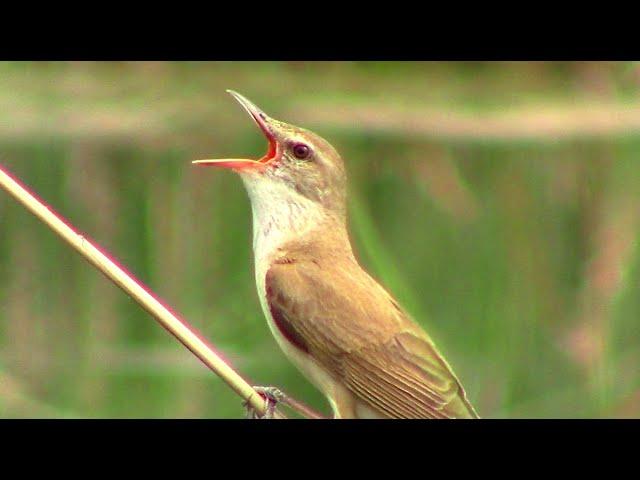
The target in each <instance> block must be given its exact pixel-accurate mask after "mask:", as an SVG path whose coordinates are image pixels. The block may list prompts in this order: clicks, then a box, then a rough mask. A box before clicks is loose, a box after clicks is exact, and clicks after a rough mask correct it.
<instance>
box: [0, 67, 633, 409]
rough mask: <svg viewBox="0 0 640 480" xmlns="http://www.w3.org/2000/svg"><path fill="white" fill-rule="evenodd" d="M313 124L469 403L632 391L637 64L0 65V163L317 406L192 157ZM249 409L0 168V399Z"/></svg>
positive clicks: (362, 242) (226, 207) (226, 194)
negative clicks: (18, 198)
mask: <svg viewBox="0 0 640 480" xmlns="http://www.w3.org/2000/svg"><path fill="white" fill-rule="evenodd" d="M227 88H233V89H235V90H238V91H239V92H241V93H242V94H244V95H246V96H247V97H248V98H250V99H251V100H253V101H254V102H256V103H257V104H258V105H259V106H261V107H262V108H263V109H264V110H265V111H266V112H267V113H269V114H271V115H272V116H273V117H275V118H277V119H281V120H284V121H286V122H289V123H293V124H297V125H300V126H304V127H306V128H309V129H311V130H314V131H316V132H317V133H319V134H320V135H322V136H323V137H325V138H327V139H328V140H329V141H330V142H331V143H332V144H333V145H334V146H335V147H336V148H337V149H338V150H339V151H340V152H341V153H342V155H343V158H344V159H345V161H346V163H347V168H348V172H349V175H350V189H351V192H350V197H351V198H350V228H351V233H352V237H353V241H354V242H355V244H356V248H357V250H358V252H359V257H360V259H361V260H362V263H363V264H364V265H365V266H366V267H367V268H368V269H369V270H370V271H371V272H372V273H373V274H374V275H375V276H376V277H377V278H379V279H380V280H381V281H382V282H383V283H384V284H385V285H386V286H387V287H389V288H390V289H391V291H393V292H394V293H395V295H396V296H397V297H398V298H399V300H400V301H401V302H402V303H403V304H404V305H405V307H406V308H407V309H408V310H409V311H410V312H411V313H412V314H413V315H414V316H415V317H416V318H417V320H418V321H419V322H421V323H422V324H423V325H424V326H425V327H426V328H427V329H428V331H429V332H430V333H431V335H432V337H433V338H434V339H435V340H436V342H437V344H438V345H439V347H440V349H441V350H442V351H443V353H445V355H446V356H447V358H448V359H449V361H450V363H451V364H452V365H453V367H454V369H455V370H456V372H457V373H458V375H459V377H460V378H461V380H462V382H463V384H464V385H465V387H466V389H467V393H468V395H469V397H470V399H471V400H472V402H473V403H474V405H475V406H476V408H477V410H478V412H479V413H480V414H481V415H482V416H483V417H498V418H520V417H535V418H539V417H637V416H638V415H640V368H639V365H640V322H639V316H640V295H639V293H640V292H639V289H638V286H639V280H640V265H639V264H640V259H639V258H638V253H637V248H636V244H637V238H638V235H639V234H640V215H639V213H640V210H639V206H640V161H639V160H640V158H639V154H640V64H638V63H595V62H590V63H417V62H416V63H393V62H389V63H369V62H362V63H340V62H336V63H324V62H322V63H305V62H264V63H263V62H261V63H250V62H239V63H236V62H225V63H215V62H214V63H201V62H196V63H191V62H183V63H155V62H152V63H142V62H134V63H83V62H80V63H74V62H70V63H0V163H1V164H2V165H4V166H5V167H7V168H8V169H9V170H10V171H11V172H13V173H14V174H15V175H16V176H18V177H19V178H20V179H21V180H22V181H23V182H24V183H25V184H27V185H29V186H30V187H32V188H33V189H34V190H35V191H36V192H37V193H38V194H39V195H40V196H41V197H42V198H43V199H44V200H45V201H46V202H48V203H49V204H50V205H51V206H52V207H53V208H54V209H56V210H57V211H58V212H59V213H61V214H62V215H63V216H65V217H66V218H67V219H69V221H70V222H71V223H72V224H73V225H75V226H76V227H77V229H79V230H80V231H82V232H84V233H86V234H87V236H89V237H90V238H93V239H94V240H95V241H96V242H98V244H100V245H101V246H102V247H103V248H105V249H106V250H107V251H109V252H111V253H112V254H113V256H114V257H115V258H117V259H119V260H120V262H121V263H123V264H124V265H126V266H127V267H128V268H129V269H130V270H131V271H132V272H133V273H134V274H135V275H136V276H137V277H138V278H139V279H141V280H142V281H143V282H145V283H146V284H147V285H149V286H150V287H151V288H152V289H153V290H154V291H155V292H157V294H158V295H159V296H160V297H161V298H162V299H164V300H165V301H166V302H167V303H168V304H169V305H171V306H172V308H173V309H174V310H175V311H177V312H179V313H181V314H182V315H183V316H184V317H185V318H186V319H188V321H189V322H190V323H191V324H192V325H193V326H194V327H195V328H197V329H198V330H199V331H200V332H202V333H203V335H204V336H205V337H207V338H208V339H210V340H211V342H212V343H213V344H215V345H216V346H217V347H218V348H219V349H220V350H221V351H222V352H223V353H224V355H225V357H226V358H227V359H229V360H230V361H231V362H232V365H233V366H234V367H235V368H237V369H238V370H239V371H240V372H241V373H242V374H243V375H244V376H245V377H246V378H247V379H248V380H249V381H250V382H251V383H253V384H260V385H276V386H279V387H281V388H282V389H284V390H285V391H286V392H288V393H290V394H291V395H293V396H294V397H297V398H298V399H299V400H302V401H305V402H306V403H308V404H310V405H311V406H313V407H315V408H317V409H318V410H321V411H322V412H325V413H329V409H328V406H327V405H326V403H325V401H324V399H323V398H322V397H321V395H320V394H319V393H318V392H317V391H316V390H315V389H314V388H313V387H312V386H311V385H310V384H309V383H307V381H306V380H305V379H304V378H303V377H302V376H301V375H300V374H299V373H298V372H297V371H296V370H295V368H294V367H293V366H292V365H291V364H290V363H289V362H288V361H287V360H286V359H285V357H284V356H283V354H282V353H281V352H280V350H279V349H278V347H277V345H276V343H275V341H274V340H273V338H272V337H271V334H270V332H269V330H268V327H267V324H266V321H265V320H264V318H263V316H262V313H261V310H260V307H259V304H258V300H257V295H256V293H255V285H254V278H253V266H252V261H253V259H252V252H251V216H250V205H249V201H248V199H247V196H246V194H245V192H244V189H243V186H242V184H241V182H240V180H239V179H238V178H236V177H235V176H234V175H233V174H232V173H229V172H222V171H218V170H214V169H202V168H196V167H192V166H191V165H190V163H189V162H190V161H191V160H193V159H198V158H211V157H225V156H233V157H237V156H254V157H258V156H260V155H262V153H264V151H265V148H266V142H265V140H264V138H263V136H262V135H261V134H260V132H259V131H258V129H257V128H256V127H255V125H254V124H253V122H252V121H251V120H250V119H249V117H248V116H247V115H246V113H245V112H244V111H243V110H242V109H241V108H240V107H239V105H237V104H236V102H234V101H233V99H232V98H231V97H230V96H229V95H227V94H226V93H225V89H227ZM242 416H243V409H242V406H241V401H240V400H239V398H238V397H237V396H236V395H235V394H234V393H233V392H232V391H231V390H230V389H229V388H228V387H227V386H226V385H224V384H223V383H222V382H221V381H220V380H219V379H218V378H217V377H216V376H214V375H213V374H212V373H211V372H210V371H208V370H207V369H206V368H205V367H204V366H202V365H201V364H200V363H199V362H198V361H197V360H196V359H195V358H194V357H193V356H192V355H191V353H189V352H188V351H187V350H186V349H185V348H184V347H182V345H180V344H179V343H178V342H176V341H175V340H174V339H173V338H172V337H171V336H169V335H168V334H167V333H166V332H165V331H164V330H163V329H162V328H160V327H159V326H158V324H157V323H156V322H155V321H154V320H153V319H152V318H151V317H150V316H149V315H148V314H146V313H145V312H144V311H143V310H142V309H141V308H140V307H139V306H138V305H137V304H136V303H134V302H133V301H132V300H131V299H130V298H128V297H127V296H126V295H124V294H123V293H122V292H121V291H120V290H119V289H117V288H116V287H115V286H113V285H112V284H111V283H110V282H108V281H107V280H106V279H105V278H104V277H103V276H102V275H101V274H99V273H97V271H96V270H95V269H94V268H93V267H91V266H90V265H89V264H88V263H86V262H85V261H84V260H83V259H82V258H81V257H80V256H79V255H78V254H76V253H75V252H74V251H72V250H71V249H70V248H69V247H67V246H66V245H65V244H63V243H62V242H61V241H60V240H59V239H58V238H57V237H56V236H55V235H54V234H53V233H51V232H50V231H49V230H48V229H47V228H46V227H45V226H44V225H43V224H41V223H40V222H39V221H38V220H36V219H35V218H34V217H33V216H32V215H31V214H29V213H27V211H26V210H25V209H24V208H23V207H22V206H20V205H18V204H17V203H16V202H15V201H14V200H13V199H11V198H10V197H9V196H8V195H7V194H6V193H5V192H3V191H0V417H64V418H66V417H83V418H85V417H92V418H93V417H145V418H146V417H153V418H173V417H180V418H184V417H190V418H191V417H196V418H201V417H212V418H238V417H242Z"/></svg>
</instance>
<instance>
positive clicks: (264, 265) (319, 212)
mask: <svg viewBox="0 0 640 480" xmlns="http://www.w3.org/2000/svg"><path fill="white" fill-rule="evenodd" d="M227 92H228V93H230V94H231V95H232V96H233V97H234V98H235V99H236V100H237V101H238V102H239V103H240V105H241V106H242V107H244V109H245V110H246V111H247V112H248V113H249V115H250V116H251V118H252V119H253V120H254V122H255V123H256V124H257V126H258V127H259V128H260V130H261V131H262V133H263V134H264V136H265V137H266V139H267V142H268V150H267V153H266V154H265V155H264V156H263V157H261V158H259V159H248V158H226V159H206V160H195V161H193V163H195V164H197V165H201V166H215V167H221V168H225V169H229V170H232V171H234V172H236V173H237V174H238V175H239V176H240V178H241V179H242V182H243V183H244V186H245V189H246V191H247V192H248V195H249V199H250V201H251V210H252V221H253V253H254V272H255V281H256V287H257V292H258V296H259V299H260V304H261V307H262V310H263V312H264V315H265V317H266V318H267V322H268V325H269V329H270V330H271V332H272V334H273V336H274V337H275V339H276V342H277V343H278V345H279V346H280V348H281V349H282V350H283V352H284V354H285V356H286V357H287V358H288V359H289V360H290V361H291V362H292V363H293V364H294V365H295V366H296V367H297V368H298V369H299V370H300V371H301V372H302V374H303V375H304V376H305V377H306V378H307V379H308V380H309V381H310V382H311V383H312V384H314V385H315V387H316V388H318V389H319V390H320V391H321V392H322V393H323V394H324V396H325V397H326V398H327V400H328V403H329V404H330V406H331V409H332V411H333V418H335V419H365V418H406V419H453V418H479V416H478V414H477V413H476V410H475V409H474V407H473V406H472V405H471V403H470V401H469V400H468V398H467V395H466V393H465V390H464V388H463V387H462V384H461V383H460V381H459V380H458V377H457V376H456V375H455V373H454V372H453V369H452V368H451V367H450V365H449V364H448V363H447V361H446V360H445V358H444V357H443V356H442V355H441V354H440V352H439V351H438V349H437V348H436V346H435V344H434V342H433V341H432V339H431V337H430V336H429V335H428V334H427V333H426V331H425V330H424V329H423V328H422V327H421V326H420V324H418V323H417V322H416V321H415V320H414V319H412V318H411V316H410V315H408V314H407V312H406V311H405V310H404V309H403V308H402V307H401V306H400V304H399V303H398V302H397V301H396V300H395V298H394V297H393V296H392V295H391V294H390V293H389V292H388V291H387V290H386V289H385V288H384V287H383V286H382V285H381V284H380V283H378V282H377V281H376V280H375V279H374V278H373V277H372V276H371V275H369V274H368V273H367V272H366V270H365V269H364V268H363V267H362V266H361V265H360V263H359V261H358V260H357V258H356V255H355V254H354V251H353V248H352V246H351V242H350V239H349V234H348V228H347V176H346V172H345V164H344V162H343V160H342V158H341V156H340V155H339V153H338V152H337V151H336V149H335V148H334V147H333V146H332V145H331V144H330V143H329V142H328V141H327V140H325V139H324V138H322V137H320V136H319V135H317V134H315V133H313V132H311V131H309V130H307V129H304V128H301V127H297V126H294V125H291V124H288V123H285V122H282V121H279V120H276V119H274V118H271V117H270V116H268V115H267V114H266V113H264V112H263V111H262V110H261V109H260V108H258V107H257V106H256V105H255V104H254V103H253V102H251V101H250V100H248V99H247V98H245V97H244V96H242V95H241V94H239V93H237V92H235V91H233V90H227Z"/></svg>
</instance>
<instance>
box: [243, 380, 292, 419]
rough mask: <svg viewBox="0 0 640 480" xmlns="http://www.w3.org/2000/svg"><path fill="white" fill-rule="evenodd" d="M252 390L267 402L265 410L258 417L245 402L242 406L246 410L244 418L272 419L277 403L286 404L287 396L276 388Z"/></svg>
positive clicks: (257, 387)
mask: <svg viewBox="0 0 640 480" xmlns="http://www.w3.org/2000/svg"><path fill="white" fill-rule="evenodd" d="M253 389H254V390H255V391H256V392H258V393H259V394H260V395H261V396H262V397H263V398H264V399H265V401H266V402H267V410H266V411H265V413H264V415H262V416H260V415H258V412H256V410H255V408H253V407H252V406H251V405H250V404H249V402H245V403H244V406H245V408H246V409H247V415H246V418H249V419H272V418H274V413H275V411H276V405H277V404H278V403H286V401H287V396H286V395H285V394H284V393H283V392H282V390H280V389H279V388H276V387H259V386H255V387H253Z"/></svg>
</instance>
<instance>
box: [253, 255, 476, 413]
mask: <svg viewBox="0 0 640 480" xmlns="http://www.w3.org/2000/svg"><path fill="white" fill-rule="evenodd" d="M338 263H339V264H340V269H338V267H336V265H337V264H338ZM265 284H266V290H267V300H268V303H269V307H270V309H271V313H272V314H273V317H274V320H275V321H276V323H277V324H278V328H280V329H281V330H282V331H283V333H285V335H286V336H287V338H289V339H290V340H291V341H292V342H293V343H294V344H296V345H297V346H298V348H300V349H302V350H304V351H306V352H307V353H309V354H310V355H311V356H313V357H314V359H315V360H316V361H317V362H319V363H320V364H321V365H322V366H323V367H324V368H326V369H327V370H328V371H329V372H330V373H331V375H333V376H334V377H335V378H336V379H339V380H340V381H341V382H342V383H343V384H344V385H345V386H346V387H347V388H348V389H349V390H351V391H352V392H353V393H354V394H355V395H356V396H357V397H359V398H360V399H361V400H362V401H364V402H365V403H367V404H368V405H369V406H370V407H372V408H373V409H374V410H377V411H379V412H381V413H383V414H384V415H386V416H389V417H392V418H456V417H457V418H461V417H477V415H476V413H475V411H474V410H473V407H472V406H471V405H470V404H469V402H468V401H467V399H466V396H465V393H464V390H463V388H462V386H461V385H460V383H459V381H458V379H457V378H456V377H455V375H454V373H453V371H452V370H451V368H450V367H449V365H448V364H447V363H446V361H445V360H444V359H443V358H442V356H441V355H440V353H439V352H438V351H437V349H436V348H435V346H434V345H433V342H432V341H431V339H430V338H429V337H428V336H427V334H426V333H425V332H424V331H423V330H422V329H421V328H420V327H419V326H418V325H417V324H416V323H414V322H413V321H412V320H411V319H409V318H408V316H407V315H406V314H405V313H404V312H403V311H402V310H401V309H400V307H399V306H398V304H397V303H396V302H395V301H394V300H393V298H392V297H391V296H390V295H389V294H388V293H387V292H386V291H385V290H384V289H383V288H382V287H381V286H380V285H378V284H377V283H376V282H375V281H374V280H373V279H372V278H371V277H369V275H367V273H366V272H364V271H363V270H362V269H361V268H360V267H359V266H358V265H357V263H355V262H347V264H345V263H344V262H337V263H332V264H328V265H324V264H323V265H320V264H319V263H317V262H314V261H292V262H287V263H281V264H277V263H276V264H273V265H272V267H271V268H270V269H269V271H268V272H267V275H266V278H265Z"/></svg>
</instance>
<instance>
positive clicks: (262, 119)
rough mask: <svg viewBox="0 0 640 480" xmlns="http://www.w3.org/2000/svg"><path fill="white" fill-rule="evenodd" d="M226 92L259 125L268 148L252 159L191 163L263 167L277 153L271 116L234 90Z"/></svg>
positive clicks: (196, 161)
mask: <svg viewBox="0 0 640 480" xmlns="http://www.w3.org/2000/svg"><path fill="white" fill-rule="evenodd" d="M227 92H229V93H230V94H231V95H232V96H233V98H235V99H236V100H237V101H238V103H240V105H242V106H243V107H244V109H245V110H246V111H247V112H249V115H251V118H253V120H254V121H255V122H256V124H257V125H258V127H260V130H262V133H264V135H265V137H267V140H268V142H269V150H268V151H267V153H266V154H265V155H264V156H263V157H262V158H260V159H258V160H252V159H248V158H221V159H212V160H194V161H193V162H191V163H194V164H196V165H205V166H213V167H223V168H230V169H232V170H244V169H246V168H264V166H265V165H266V164H268V163H269V162H270V161H271V160H273V159H274V158H275V157H276V153H277V143H276V139H275V136H274V134H273V130H272V128H273V127H272V123H271V118H269V116H268V115H267V114H266V113H264V112H263V111H262V110H260V109H259V108H258V107H257V106H256V105H255V104H254V103H253V102H251V101H250V100H248V99H247V98H245V97H243V96H242V95H240V94H239V93H238V92H234V91H233V90H227Z"/></svg>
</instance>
